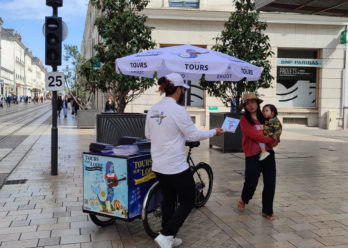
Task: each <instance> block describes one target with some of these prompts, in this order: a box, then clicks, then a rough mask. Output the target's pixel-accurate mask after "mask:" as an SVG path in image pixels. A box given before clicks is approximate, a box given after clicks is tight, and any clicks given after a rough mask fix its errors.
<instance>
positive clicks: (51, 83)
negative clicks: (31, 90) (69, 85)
mask: <svg viewBox="0 0 348 248" xmlns="http://www.w3.org/2000/svg"><path fill="white" fill-rule="evenodd" d="M64 80H65V79H64V73H63V72H58V71H53V72H47V73H46V76H45V83H46V90H50V91H59V90H64Z"/></svg>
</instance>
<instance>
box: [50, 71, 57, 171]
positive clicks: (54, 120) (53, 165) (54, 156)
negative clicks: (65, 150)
mask: <svg viewBox="0 0 348 248" xmlns="http://www.w3.org/2000/svg"><path fill="white" fill-rule="evenodd" d="M52 69H53V71H57V66H53V67H52ZM51 175H52V176H56V175H58V127H57V91H52V128H51Z"/></svg>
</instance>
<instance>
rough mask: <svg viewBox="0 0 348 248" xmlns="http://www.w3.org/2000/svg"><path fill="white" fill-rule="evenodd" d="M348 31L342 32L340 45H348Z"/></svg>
mask: <svg viewBox="0 0 348 248" xmlns="http://www.w3.org/2000/svg"><path fill="white" fill-rule="evenodd" d="M347 35H348V30H344V31H342V32H341V37H340V43H341V44H346V43H348V37H347Z"/></svg>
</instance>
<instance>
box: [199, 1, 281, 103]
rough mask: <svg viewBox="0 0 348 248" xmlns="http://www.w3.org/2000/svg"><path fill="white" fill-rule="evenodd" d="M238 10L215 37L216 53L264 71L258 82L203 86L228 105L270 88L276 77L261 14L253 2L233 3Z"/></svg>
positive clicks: (218, 83) (204, 83)
mask: <svg viewBox="0 0 348 248" xmlns="http://www.w3.org/2000/svg"><path fill="white" fill-rule="evenodd" d="M234 3H235V8H236V9H235V11H234V12H232V13H231V16H230V17H229V19H228V21H227V22H226V23H225V25H224V29H223V30H222V32H221V35H220V36H218V37H217V38H215V40H216V44H215V45H214V46H213V50H216V51H219V52H222V53H226V54H228V55H231V56H233V57H236V58H239V59H241V60H244V61H246V62H249V63H251V64H254V65H256V66H260V67H262V68H263V71H262V74H261V78H260V79H259V80H258V81H256V82H255V81H254V82H248V81H246V80H245V79H243V80H241V81H239V82H228V81H223V82H207V81H202V82H201V85H202V86H203V87H204V88H205V89H207V90H208V93H209V94H211V95H213V96H216V97H219V98H220V99H221V100H222V102H223V103H224V104H225V106H228V105H230V104H231V102H232V100H233V99H235V100H236V102H237V104H239V103H240V100H241V97H242V94H243V92H256V91H257V89H258V88H260V87H262V88H269V87H270V86H271V81H272V80H273V76H272V75H271V65H270V62H269V61H268V59H269V58H270V57H271V56H272V55H273V54H274V53H273V52H272V51H271V45H270V43H269V37H268V36H267V35H265V34H264V31H265V30H266V28H267V24H266V23H265V22H261V21H259V11H256V10H254V6H255V4H254V2H253V0H234Z"/></svg>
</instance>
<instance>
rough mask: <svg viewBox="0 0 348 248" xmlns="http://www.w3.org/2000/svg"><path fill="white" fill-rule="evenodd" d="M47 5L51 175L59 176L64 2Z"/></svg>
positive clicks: (49, 1) (50, 1)
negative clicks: (61, 10) (60, 12)
mask: <svg viewBox="0 0 348 248" xmlns="http://www.w3.org/2000/svg"><path fill="white" fill-rule="evenodd" d="M46 5H47V6H50V7H52V10H53V11H52V12H53V14H52V16H46V17H45V26H44V30H45V33H44V34H45V64H46V65H50V66H52V72H47V73H46V76H45V83H46V89H49V90H51V91H52V128H51V175H52V176H56V175H58V127H57V107H58V99H57V91H58V90H64V83H63V79H64V74H63V73H60V72H57V68H58V66H60V65H61V64H62V41H63V40H64V39H63V23H62V18H61V17H59V16H58V7H62V6H63V0H46Z"/></svg>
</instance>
